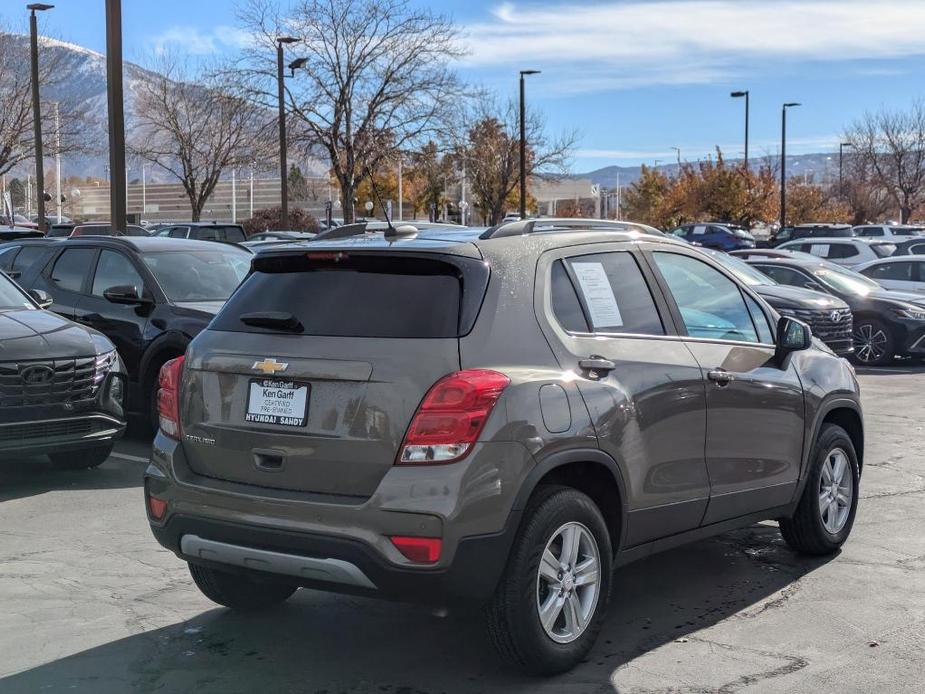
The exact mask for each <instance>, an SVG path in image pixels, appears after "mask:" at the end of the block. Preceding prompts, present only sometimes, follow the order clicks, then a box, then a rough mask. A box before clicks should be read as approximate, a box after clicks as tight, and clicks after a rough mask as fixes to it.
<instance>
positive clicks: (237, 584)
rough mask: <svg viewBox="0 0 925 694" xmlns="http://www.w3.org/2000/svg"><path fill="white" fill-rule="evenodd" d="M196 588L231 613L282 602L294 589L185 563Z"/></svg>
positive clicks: (293, 587)
mask: <svg viewBox="0 0 925 694" xmlns="http://www.w3.org/2000/svg"><path fill="white" fill-rule="evenodd" d="M189 572H190V575H191V576H192V577H193V581H195V582H196V586H197V587H198V588H199V590H200V591H202V594H203V595H205V596H206V597H207V598H209V600H211V601H212V602H216V603H218V604H219V605H224V606H225V607H230V608H232V609H235V610H260V609H264V608H267V607H272V606H273V605H278V604H279V603H281V602H285V601H286V600H287V599H288V598H289V597H290V596H291V595H292V594H293V593H295V592H296V590H297V586H293V585H289V584H286V583H276V582H271V581H267V582H263V581H254V580H252V579H250V578H248V577H247V576H243V575H241V574H234V573H229V572H227V571H220V570H218V569H212V568H209V567H207V566H200V565H199V564H192V563H191V564H189Z"/></svg>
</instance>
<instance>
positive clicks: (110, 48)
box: [106, 0, 127, 231]
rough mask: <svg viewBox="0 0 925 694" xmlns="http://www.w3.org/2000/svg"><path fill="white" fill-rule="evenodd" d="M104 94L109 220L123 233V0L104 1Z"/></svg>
mask: <svg viewBox="0 0 925 694" xmlns="http://www.w3.org/2000/svg"><path fill="white" fill-rule="evenodd" d="M106 80H107V82H108V84H109V87H108V89H107V90H106V96H107V107H108V113H109V180H110V183H109V220H110V224H111V225H112V228H113V229H118V230H120V231H124V230H125V212H126V209H125V208H126V204H125V196H126V192H127V186H126V185H125V105H124V103H123V96H122V0H106Z"/></svg>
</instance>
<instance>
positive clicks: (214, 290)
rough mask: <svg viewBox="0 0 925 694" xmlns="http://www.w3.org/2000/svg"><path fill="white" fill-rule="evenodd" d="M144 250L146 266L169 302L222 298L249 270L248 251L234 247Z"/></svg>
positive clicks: (226, 297) (235, 287) (224, 298)
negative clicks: (149, 251) (193, 249)
mask: <svg viewBox="0 0 925 694" xmlns="http://www.w3.org/2000/svg"><path fill="white" fill-rule="evenodd" d="M215 245H216V246H218V247H217V248H216V249H215V250H214V251H213V250H211V249H210V250H207V251H205V250H200V251H161V252H158V253H146V254H145V255H144V256H143V257H144V261H145V265H147V266H148V268H149V269H150V270H151V272H152V273H153V274H154V277H155V278H156V279H157V281H158V283H159V284H160V285H161V289H163V290H164V293H165V294H166V295H167V298H168V299H170V300H171V301H225V300H226V299H228V297H229V296H231V293H232V292H233V291H234V290H235V289H237V287H238V285H239V284H240V283H241V280H242V279H244V276H245V275H246V274H247V271H248V270H249V269H250V262H251V258H252V257H253V256H252V255H251V254H250V253H248V252H247V251H245V250H239V249H237V248H235V247H234V246H219V244H215Z"/></svg>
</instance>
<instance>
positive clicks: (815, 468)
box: [780, 424, 860, 555]
mask: <svg viewBox="0 0 925 694" xmlns="http://www.w3.org/2000/svg"><path fill="white" fill-rule="evenodd" d="M859 481H860V469H859V467H858V457H857V453H856V452H855V450H854V444H853V443H852V442H851V437H849V436H848V432H846V431H845V430H844V429H842V428H841V427H840V426H838V425H836V424H824V425H823V426H822V430H821V431H820V432H819V437H818V439H817V440H816V445H815V446H814V447H813V453H812V458H811V467H810V469H809V478H808V479H807V480H806V487H805V488H804V489H803V496H802V497H801V498H800V503H799V505H798V506H797V509H796V511H795V512H794V514H793V516H792V517H791V518H784V519H781V521H780V532H781V535H783V536H784V540H786V542H787V544H788V545H790V547H791V548H793V549H794V550H796V551H797V552H800V553H801V554H810V555H825V554H832V553H833V552H836V551H837V550H838V548H839V547H841V546H842V545H843V544H844V543H845V540H847V539H848V535H850V534H851V527H852V526H853V525H854V516H855V513H856V512H857V507H858V483H859ZM843 497H846V499H845V500H844V501H843Z"/></svg>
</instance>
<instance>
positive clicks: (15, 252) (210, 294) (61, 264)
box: [0, 236, 252, 422]
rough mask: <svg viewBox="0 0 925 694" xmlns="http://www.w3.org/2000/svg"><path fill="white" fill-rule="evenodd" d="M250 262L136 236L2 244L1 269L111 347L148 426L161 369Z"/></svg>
mask: <svg viewBox="0 0 925 694" xmlns="http://www.w3.org/2000/svg"><path fill="white" fill-rule="evenodd" d="M251 257H252V254H251V253H250V252H249V251H246V250H244V249H241V248H236V247H234V246H230V245H218V244H214V243H206V242H203V241H179V240H174V239H164V238H152V237H134V236H87V237H84V238H79V239H73V238H72V239H66V240H44V239H43V240H38V239H37V240H34V241H22V242H17V243H8V244H0V269H4V270H7V269H9V270H11V271H12V272H14V273H16V274H17V275H18V279H17V281H18V282H19V283H20V284H21V285H22V286H23V287H25V288H26V289H30V290H31V289H38V290H43V291H45V292H47V293H48V294H49V295H50V296H51V298H52V299H53V301H54V303H52V305H51V310H52V311H54V312H56V313H58V314H60V315H62V316H64V317H65V318H69V319H71V320H75V321H77V322H79V323H83V324H84V325H88V326H90V327H92V328H95V329H97V330H99V331H100V332H102V333H104V334H105V335H107V336H108V337H109V338H110V339H111V340H112V341H113V343H115V345H116V347H117V348H118V350H119V354H120V355H121V356H122V359H123V360H124V362H125V367H126V369H127V371H128V375H129V388H128V398H127V406H128V408H129V409H130V410H131V411H133V412H141V413H147V414H148V416H150V417H151V420H152V422H155V421H156V420H155V418H154V417H155V416H154V404H155V403H154V393H155V390H156V387H157V374H158V371H159V370H160V368H161V365H162V364H163V363H164V362H166V361H167V360H169V359H172V358H174V357H176V356H178V355H180V354H183V352H184V351H185V350H186V346H187V345H188V344H189V342H190V340H191V339H192V338H193V337H194V336H195V335H196V334H197V333H198V332H199V331H200V330H202V329H203V328H204V327H206V325H208V324H209V321H210V320H212V316H213V315H215V313H216V312H217V311H218V309H219V308H221V306H222V304H223V303H224V301H225V300H226V299H227V298H228V297H229V296H230V295H231V292H233V291H234V289H235V288H236V287H237V286H238V283H239V282H240V281H241V279H242V278H243V277H244V275H245V274H247V270H248V268H249V266H250V259H251Z"/></svg>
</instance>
